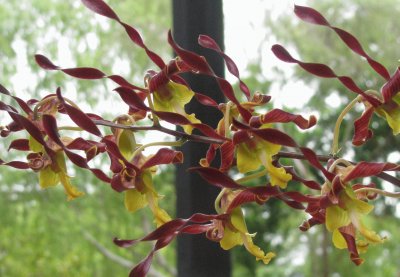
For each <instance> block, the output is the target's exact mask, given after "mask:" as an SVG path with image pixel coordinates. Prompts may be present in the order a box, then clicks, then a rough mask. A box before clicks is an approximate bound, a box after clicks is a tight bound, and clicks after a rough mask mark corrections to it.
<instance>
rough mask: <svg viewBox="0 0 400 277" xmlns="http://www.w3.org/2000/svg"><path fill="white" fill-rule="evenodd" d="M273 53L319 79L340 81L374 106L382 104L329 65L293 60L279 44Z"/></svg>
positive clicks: (273, 48)
mask: <svg viewBox="0 0 400 277" xmlns="http://www.w3.org/2000/svg"><path fill="white" fill-rule="evenodd" d="M271 50H272V52H273V53H274V54H275V56H276V57H277V58H278V59H280V60H281V61H284V62H287V63H296V64H298V65H299V66H300V67H301V68H303V69H304V70H306V71H307V72H309V73H311V74H313V75H316V76H318V77H322V78H335V79H338V80H339V81H340V82H341V83H342V84H343V85H344V86H345V87H346V88H348V89H349V90H351V91H352V92H355V93H357V94H359V95H361V96H362V97H364V99H365V100H367V101H368V102H369V103H370V104H371V105H372V106H374V107H377V106H379V105H380V104H381V102H380V101H379V100H378V99H376V98H375V97H372V96H371V95H368V94H366V93H365V92H364V91H363V90H362V89H361V88H360V87H358V86H357V85H356V83H355V82H354V81H353V79H352V78H350V77H348V76H338V75H336V73H335V72H334V71H333V70H332V69H331V68H330V67H329V66H327V65H325V64H321V63H306V62H302V61H299V60H297V59H295V58H293V57H292V56H291V55H290V54H289V52H288V51H287V50H286V49H285V48H284V47H283V46H282V45H279V44H275V45H273V46H272V48H271Z"/></svg>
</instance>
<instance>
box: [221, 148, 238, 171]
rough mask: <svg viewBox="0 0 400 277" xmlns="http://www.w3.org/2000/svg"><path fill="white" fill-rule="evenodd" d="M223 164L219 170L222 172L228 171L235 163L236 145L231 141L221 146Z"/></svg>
mask: <svg viewBox="0 0 400 277" xmlns="http://www.w3.org/2000/svg"><path fill="white" fill-rule="evenodd" d="M220 153H221V165H220V167H219V170H220V171H221V172H226V171H228V170H229V169H230V168H231V166H232V163H233V160H234V157H235V145H234V144H233V142H231V141H226V142H224V143H223V144H222V145H221V147H220Z"/></svg>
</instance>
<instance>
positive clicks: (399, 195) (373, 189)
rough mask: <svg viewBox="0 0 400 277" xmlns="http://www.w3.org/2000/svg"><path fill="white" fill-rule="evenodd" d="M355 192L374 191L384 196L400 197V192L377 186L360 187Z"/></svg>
mask: <svg viewBox="0 0 400 277" xmlns="http://www.w3.org/2000/svg"><path fill="white" fill-rule="evenodd" d="M354 192H355V193H358V192H372V193H377V194H380V195H383V196H387V197H393V198H400V192H389V191H385V190H381V189H377V188H360V189H357V190H355V191H354Z"/></svg>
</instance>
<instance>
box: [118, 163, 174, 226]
mask: <svg viewBox="0 0 400 277" xmlns="http://www.w3.org/2000/svg"><path fill="white" fill-rule="evenodd" d="M151 170H152V168H149V169H146V170H144V171H143V173H142V174H141V175H140V176H139V178H138V182H141V183H142V185H141V187H142V189H141V191H139V190H137V189H129V190H127V191H125V207H126V209H127V210H128V211H130V212H136V211H137V210H140V209H142V208H144V207H146V206H149V208H150V210H151V212H152V213H153V215H154V222H155V223H156V225H157V227H159V226H161V225H163V224H165V223H167V222H168V221H170V220H171V217H170V216H169V214H168V213H167V212H166V211H165V210H164V209H162V208H160V207H159V205H158V199H160V198H161V197H162V196H160V195H159V194H158V193H157V191H156V190H155V189H154V186H153V180H152V176H151V175H152V174H151Z"/></svg>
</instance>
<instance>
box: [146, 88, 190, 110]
mask: <svg viewBox="0 0 400 277" xmlns="http://www.w3.org/2000/svg"><path fill="white" fill-rule="evenodd" d="M193 96H194V92H193V91H191V90H190V89H189V88H188V87H187V86H185V85H181V84H178V83H175V82H172V81H170V82H168V83H167V84H166V85H165V86H163V87H160V88H159V89H158V90H157V91H154V92H153V103H154V109H155V110H156V111H163V112H178V113H179V112H180V111H177V110H176V107H181V109H183V107H184V106H185V105H186V104H187V103H189V102H190V100H191V99H192V98H193Z"/></svg>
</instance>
